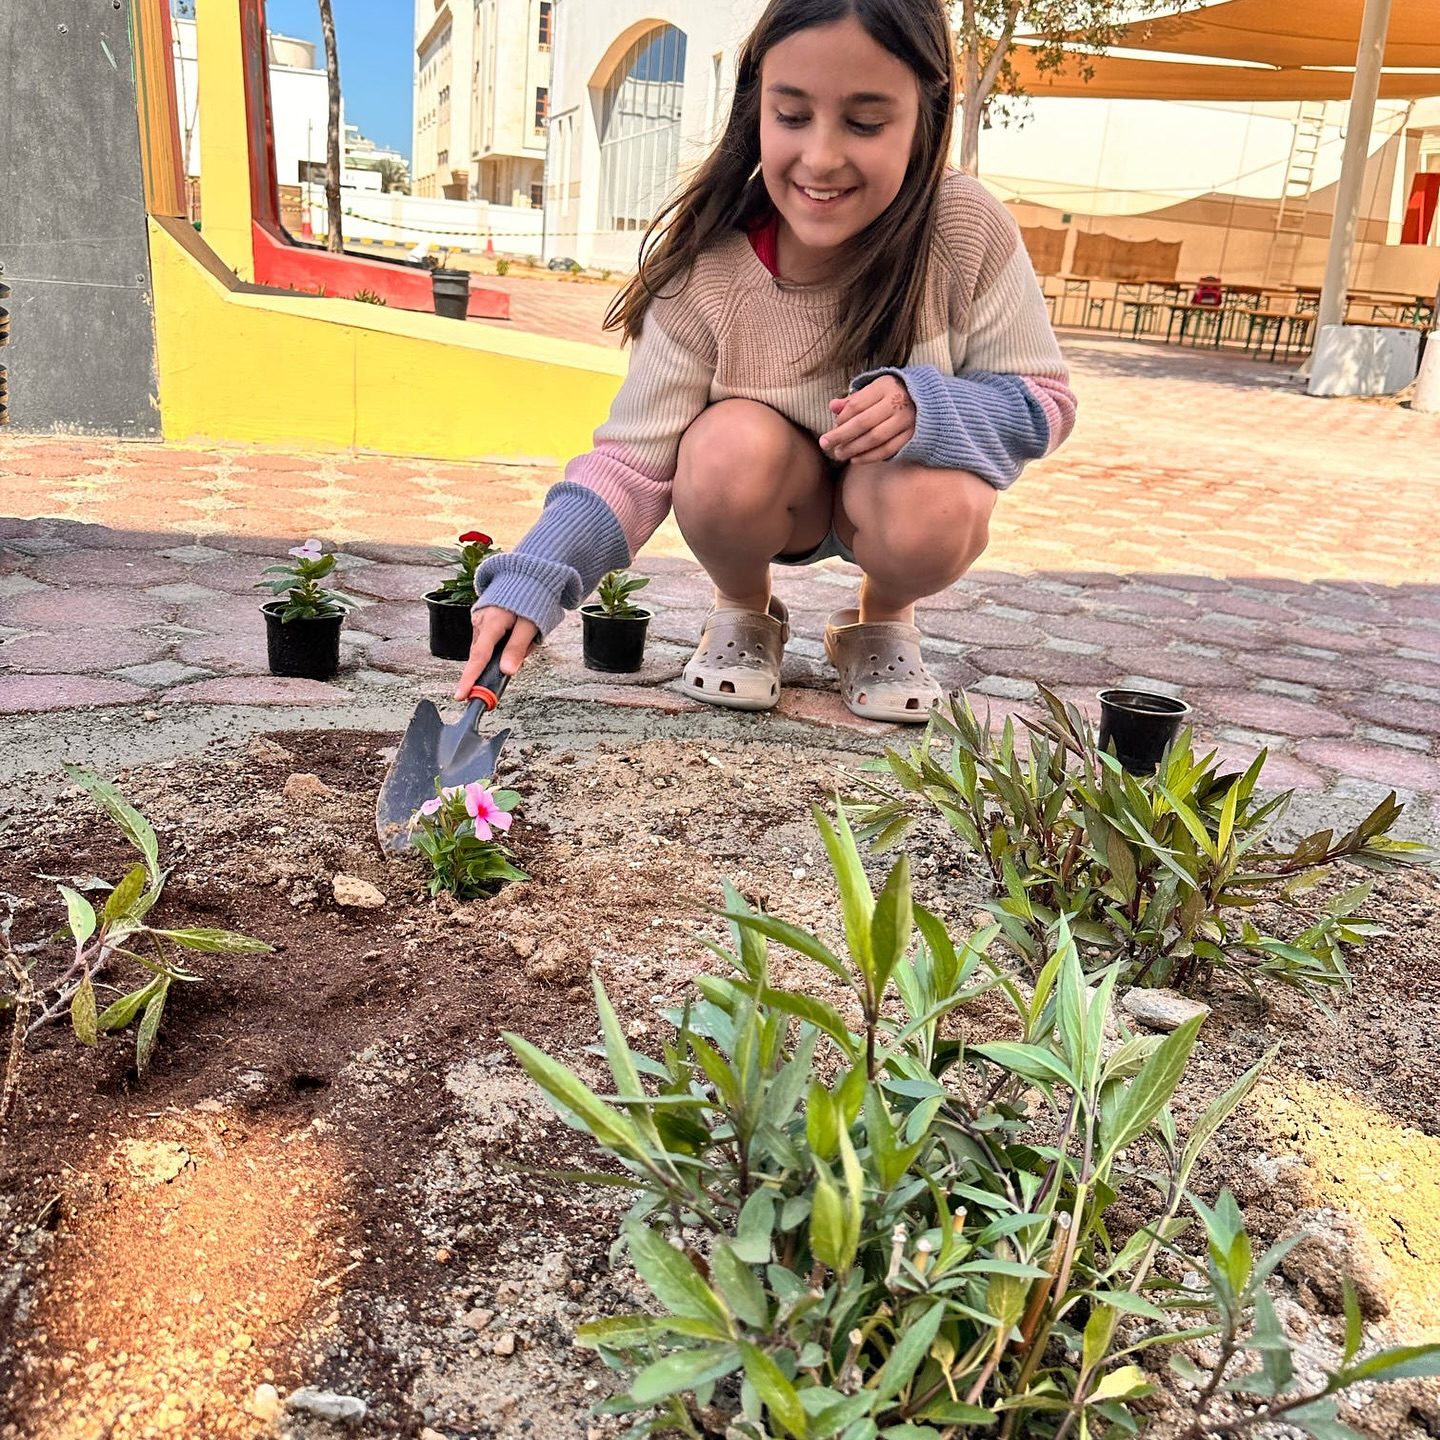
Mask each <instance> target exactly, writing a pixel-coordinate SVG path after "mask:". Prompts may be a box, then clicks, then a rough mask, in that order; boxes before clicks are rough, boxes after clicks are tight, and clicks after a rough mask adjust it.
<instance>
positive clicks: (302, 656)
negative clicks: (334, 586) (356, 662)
mask: <svg viewBox="0 0 1440 1440" xmlns="http://www.w3.org/2000/svg"><path fill="white" fill-rule="evenodd" d="M290 554H291V555H292V556H294V557H295V563H294V564H293V565H267V566H266V567H265V569H264V570H262V571H261V572H260V573H261V574H262V575H278V576H280V577H281V578H279V579H278V580H257V581H256V582H255V585H256V588H257V589H260V590H269V591H270V592H271V594H273V595H276V596H283V597H284V598H283V599H275V600H267V601H266V602H265V604H263V605H262V606H261V607H260V609H261V611H262V612H263V613H264V615H265V644H266V648H267V650H268V651H269V655H270V673H271V674H272V675H292V676H297V677H299V678H300V679H304V680H328V679H330V677H331V676H332V675H334V674H335V672H336V671H337V670H339V668H340V626H341V625H342V624H343V623H344V620H345V612H346V611H347V610H349V609H350V607H351V606H353V605H355V604H356V603H357V602H356V601H355V600H353V599H351V597H350V596H349V595H342V594H341V593H340V591H338V590H328V589H326V588H325V587H324V586H323V585H321V583H320V582H321V581H322V580H323V579H324V578H325V577H326V576H327V575H328V574H329V573H330V572H331V571H332V570H333V569H334V568H335V557H334V556H333V555H330V554H327V553H326V552H325V550H324V549H323V548H322V547H321V545H320V542H319V541H318V540H307V541H306V542H305V543H304V544H303V545H297V546H296V547H295V548H294V549H293V550H291V551H290Z"/></svg>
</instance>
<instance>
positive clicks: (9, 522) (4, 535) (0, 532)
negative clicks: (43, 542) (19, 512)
mask: <svg viewBox="0 0 1440 1440" xmlns="http://www.w3.org/2000/svg"><path fill="white" fill-rule="evenodd" d="M48 527H49V522H48V521H46V520H19V519H15V518H12V517H11V516H8V515H0V540H33V539H34V538H35V537H36V536H37V535H44V534H45V533H46V532H47V530H48Z"/></svg>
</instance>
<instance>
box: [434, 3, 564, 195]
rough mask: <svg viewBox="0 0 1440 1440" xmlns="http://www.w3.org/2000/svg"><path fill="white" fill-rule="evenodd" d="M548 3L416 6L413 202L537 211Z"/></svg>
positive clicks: (545, 114)
mask: <svg viewBox="0 0 1440 1440" xmlns="http://www.w3.org/2000/svg"><path fill="white" fill-rule="evenodd" d="M554 11H555V4H554V0H416V5H415V118H414V142H415V143H414V161H413V164H412V167H411V174H412V183H413V188H414V192H415V194H416V195H422V196H429V197H433V198H446V199H452V200H465V199H472V200H485V201H488V202H489V203H490V204H493V205H506V206H521V207H526V208H528V207H530V206H537V207H538V206H539V204H540V202H541V198H542V180H543V178H544V172H545V139H546V128H547V122H548V119H549V114H550V83H551V76H550V61H551V53H552V47H553V44H554V34H555V14H554Z"/></svg>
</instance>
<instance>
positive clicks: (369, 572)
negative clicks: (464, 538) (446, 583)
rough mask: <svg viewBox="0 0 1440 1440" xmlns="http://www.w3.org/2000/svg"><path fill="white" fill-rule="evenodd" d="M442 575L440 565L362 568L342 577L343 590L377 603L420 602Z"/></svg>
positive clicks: (442, 570)
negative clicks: (390, 601)
mask: <svg viewBox="0 0 1440 1440" xmlns="http://www.w3.org/2000/svg"><path fill="white" fill-rule="evenodd" d="M445 575H446V570H445V567H444V566H442V565H363V566H361V567H359V568H358V569H355V570H351V571H349V572H348V573H347V574H346V575H345V586H344V588H345V589H347V590H350V591H353V592H354V593H355V594H356V595H374V596H375V597H376V598H377V599H380V600H419V599H420V598H421V597H422V596H423V595H424V594H425V593H426V592H427V591H430V590H433V589H434V588H435V587H436V586H437V585H438V584H440V582H441V581H442V580H443V579H444V578H445Z"/></svg>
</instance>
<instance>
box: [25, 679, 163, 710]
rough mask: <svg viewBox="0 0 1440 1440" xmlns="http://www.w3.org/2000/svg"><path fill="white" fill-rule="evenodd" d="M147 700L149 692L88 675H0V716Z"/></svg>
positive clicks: (81, 708) (122, 681)
mask: <svg viewBox="0 0 1440 1440" xmlns="http://www.w3.org/2000/svg"><path fill="white" fill-rule="evenodd" d="M150 696H151V692H150V691H149V690H146V689H143V688H142V687H141V686H139V685H131V684H130V683H129V682H128V681H125V680H103V679H97V678H95V677H94V676H91V675H0V715H20V714H30V713H34V712H36V711H42V710H88V709H89V708H90V707H91V706H95V705H132V704H134V703H135V702H136V701H139V700H148V699H149V698H150Z"/></svg>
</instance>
